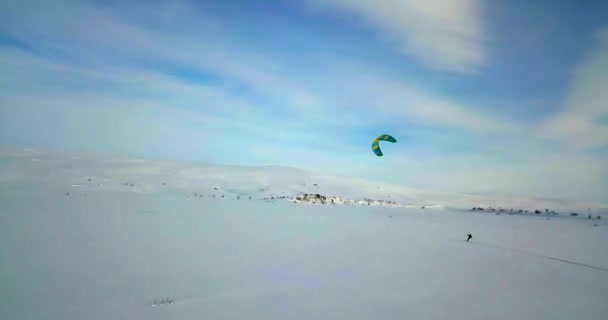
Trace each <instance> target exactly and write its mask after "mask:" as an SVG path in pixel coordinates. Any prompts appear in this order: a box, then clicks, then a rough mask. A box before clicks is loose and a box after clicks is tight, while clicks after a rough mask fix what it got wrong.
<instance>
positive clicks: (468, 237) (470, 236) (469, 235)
mask: <svg viewBox="0 0 608 320" xmlns="http://www.w3.org/2000/svg"><path fill="white" fill-rule="evenodd" d="M472 238H473V235H472V234H470V233H469V234H467V242H469V240H471V239H472Z"/></svg>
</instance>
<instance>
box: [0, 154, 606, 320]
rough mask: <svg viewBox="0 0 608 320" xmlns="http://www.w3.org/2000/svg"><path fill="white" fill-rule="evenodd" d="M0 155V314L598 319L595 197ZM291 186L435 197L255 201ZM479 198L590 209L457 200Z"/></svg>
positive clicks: (291, 191)
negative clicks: (477, 194) (511, 194)
mask: <svg viewBox="0 0 608 320" xmlns="http://www.w3.org/2000/svg"><path fill="white" fill-rule="evenodd" d="M0 151H1V153H0V297H1V298H0V319H7V320H12V319H61V320H71V319H349V320H350V319H468V320H476V319H510V320H511V319H606V318H607V315H608V299H607V297H608V225H607V224H606V222H607V221H608V215H606V214H605V213H604V211H602V210H605V209H603V208H605V207H602V205H601V204H599V205H598V204H587V203H585V204H582V203H574V202H559V201H556V202H555V203H547V202H542V201H540V200H525V199H523V200H522V199H520V200H507V199H501V200H495V199H489V198H473V197H472V196H464V195H463V196H460V197H459V196H458V195H456V194H435V193H430V192H425V191H420V190H413V189H408V188H403V187H396V186H391V185H386V184H380V183H375V182H367V181H362V180H359V179H350V178H345V177H335V176H328V175H322V174H313V173H309V172H306V171H300V170H295V169H289V168H276V167H273V168H244V167H222V166H212V165H208V166H202V165H196V164H178V163H170V162H159V161H144V160H128V159H112V158H102V157H97V156H85V155H69V154H59V153H51V152H43V151H38V150H22V149H14V148H3V149H2V150H0ZM315 184H317V185H316V186H315ZM301 192H309V193H320V194H323V195H328V196H341V197H350V198H365V197H367V198H375V199H380V198H382V199H389V200H391V199H392V200H395V201H401V202H403V203H408V204H420V205H436V207H434V208H435V209H429V208H427V209H420V208H413V207H400V208H392V207H381V206H346V205H335V206H332V205H312V204H302V203H293V202H290V201H289V200H288V199H280V200H276V201H265V200H264V198H269V197H281V196H286V197H291V196H294V195H297V194H299V193H301ZM222 195H224V198H222V197H221V196H222ZM214 196H215V197H214ZM389 196H390V197H389ZM237 197H240V198H238V200H237ZM249 197H251V198H252V199H249ZM492 201H494V202H492ZM508 201H511V202H508ZM559 203H562V206H564V207H563V208H560V207H558V204H559ZM477 205H493V206H496V207H498V206H503V207H505V208H507V207H512V208H520V207H521V208H522V209H523V208H524V207H525V209H531V210H533V209H536V208H539V209H544V208H547V207H550V206H552V207H550V208H551V209H554V208H555V209H556V210H565V211H564V212H566V211H567V210H579V211H580V210H585V211H580V212H581V215H583V216H584V217H580V216H579V217H576V218H574V217H571V216H570V215H569V214H567V213H562V214H559V215H557V216H549V215H544V214H543V215H531V216H525V215H508V214H501V215H496V214H494V213H479V212H464V211H461V210H454V209H452V208H470V207H473V206H477ZM594 206H595V207H594ZM587 207H590V209H591V210H590V212H593V215H594V219H592V220H589V219H587V218H586V215H587V211H586V209H583V208H587ZM596 215H602V219H601V220H597V219H595V216H596ZM466 233H472V234H473V240H472V242H470V243H467V242H465V241H464V240H465V234H466ZM168 300H170V301H172V304H167V303H165V304H162V305H157V306H153V304H154V302H155V301H156V302H161V301H168Z"/></svg>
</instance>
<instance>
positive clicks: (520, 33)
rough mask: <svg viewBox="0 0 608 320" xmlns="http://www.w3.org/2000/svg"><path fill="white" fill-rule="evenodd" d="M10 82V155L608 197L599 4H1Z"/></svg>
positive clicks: (2, 92) (367, 0) (0, 38)
mask: <svg viewBox="0 0 608 320" xmlns="http://www.w3.org/2000/svg"><path fill="white" fill-rule="evenodd" d="M0 66H1V69H2V70H3V72H2V75H1V76H0V143H1V144H6V145H15V146H28V147H32V146H33V147H43V148H53V149H61V150H69V151H74V152H101V153H111V154H117V155H125V156H135V157H147V158H160V159H175V160H187V161H199V162H212V163H226V164H241V165H282V166H293V167H299V168H304V169H311V170H315V171H322V172H332V173H337V174H345V175H353V176H359V177H363V178H371V179H375V180H380V181H386V182H392V183H398V184H403V185H407V186H417V187H424V188H430V189H437V190H449V191H461V192H484V193H496V194H503V195H518V196H519V195H521V196H534V197H565V198H574V199H582V200H596V201H605V200H606V195H608V170H607V169H606V168H607V165H606V164H607V163H608V2H606V1H555V0H551V1H549V0H539V1H534V2H530V1H523V0H517V1H478V0H435V1H428V0H424V1H423V0H412V1H391V0H327V1H321V0H303V1H235V0H227V1H157V0H155V1H98V2H95V1H20V2H19V1H13V2H9V1H3V2H2V3H1V4H0ZM382 133H389V134H392V135H393V136H395V137H396V138H397V140H398V141H399V142H398V143H397V144H383V145H382V147H383V150H384V153H385V157H383V158H378V157H375V156H374V155H373V153H372V152H371V149H370V145H371V141H372V140H373V139H374V138H375V137H376V136H377V135H379V134H382Z"/></svg>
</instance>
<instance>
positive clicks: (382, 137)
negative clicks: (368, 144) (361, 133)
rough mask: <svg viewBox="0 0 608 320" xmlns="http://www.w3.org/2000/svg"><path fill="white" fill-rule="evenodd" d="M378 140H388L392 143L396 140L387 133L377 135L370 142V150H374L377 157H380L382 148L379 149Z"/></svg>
mask: <svg viewBox="0 0 608 320" xmlns="http://www.w3.org/2000/svg"><path fill="white" fill-rule="evenodd" d="M379 141H388V142H392V143H395V142H397V140H396V139H395V138H393V137H391V136H389V135H388V134H381V135H379V136H378V138H376V139H375V140H374V142H373V143H372V151H374V153H375V154H376V155H377V156H378V157H382V150H380V144H379V143H378V142H379Z"/></svg>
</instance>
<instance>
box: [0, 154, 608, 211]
mask: <svg viewBox="0 0 608 320" xmlns="http://www.w3.org/2000/svg"><path fill="white" fill-rule="evenodd" d="M0 163H1V164H2V165H1V166H0V185H1V187H3V188H9V189H10V190H20V189H32V188H54V189H56V190H61V191H63V192H64V193H65V192H70V193H71V194H73V195H74V194H75V195H79V196H82V195H84V194H90V193H91V192H102V191H104V192H107V191H120V192H125V191H126V192H134V193H163V194H182V195H189V196H198V197H213V196H216V197H218V198H220V197H221V196H222V195H224V197H225V198H230V199H234V198H236V197H239V196H240V197H241V198H244V199H248V198H249V197H251V198H252V199H264V198H271V197H275V198H276V197H289V198H294V197H295V196H296V195H298V194H301V193H309V194H321V195H324V196H327V197H340V198H342V199H339V201H338V202H346V199H349V200H363V199H366V198H367V199H374V200H385V201H394V202H398V203H400V204H403V205H406V206H408V205H409V206H410V207H420V206H426V207H427V208H454V209H471V208H472V207H494V208H499V207H502V208H508V209H511V208H513V209H524V210H530V211H534V210H536V209H539V210H543V211H544V209H545V208H549V209H551V210H557V211H562V212H570V211H579V212H581V213H586V212H587V209H590V210H591V211H592V212H593V213H602V212H603V213H608V204H601V203H584V202H576V201H568V200H563V199H547V198H543V199H514V198H505V197H488V196H473V195H467V194H458V193H445V192H443V193H438V192H431V191H426V190H419V189H414V188H407V187H404V186H399V185H391V184H386V183H380V182H374V181H367V180H363V179H358V178H352V177H343V176H337V175H328V174H320V173H314V172H309V171H304V170H299V169H294V168H286V167H238V166H221V165H202V164H198V163H183V162H169V161H158V160H145V159H125V158H115V157H104V156H99V155H83V154H78V155H74V154H66V153H60V152H51V151H43V150H36V149H16V148H9V147H2V148H0Z"/></svg>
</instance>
